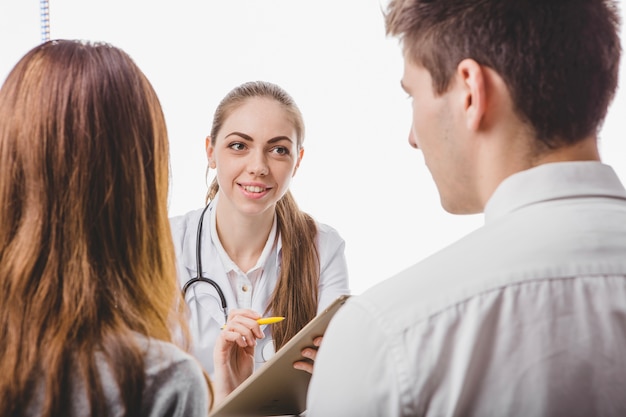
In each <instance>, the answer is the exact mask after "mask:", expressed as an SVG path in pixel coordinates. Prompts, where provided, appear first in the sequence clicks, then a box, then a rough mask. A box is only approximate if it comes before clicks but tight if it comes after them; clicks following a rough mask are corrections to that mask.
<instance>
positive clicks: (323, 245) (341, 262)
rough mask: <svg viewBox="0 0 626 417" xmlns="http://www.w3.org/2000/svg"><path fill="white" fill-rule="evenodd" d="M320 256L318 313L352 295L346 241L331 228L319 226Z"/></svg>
mask: <svg viewBox="0 0 626 417" xmlns="http://www.w3.org/2000/svg"><path fill="white" fill-rule="evenodd" d="M318 235H319V242H318V251H319V255H320V286H319V303H318V309H317V312H318V313H319V312H320V311H322V310H324V309H325V308H326V307H328V305H329V304H330V303H332V302H333V301H334V300H335V299H336V298H337V297H339V296H340V295H344V294H350V287H349V281H348V264H347V262H346V255H345V247H346V244H345V241H344V240H343V239H342V238H341V236H340V235H339V233H338V232H337V231H336V230H335V229H333V228H332V227H330V226H327V225H324V224H318Z"/></svg>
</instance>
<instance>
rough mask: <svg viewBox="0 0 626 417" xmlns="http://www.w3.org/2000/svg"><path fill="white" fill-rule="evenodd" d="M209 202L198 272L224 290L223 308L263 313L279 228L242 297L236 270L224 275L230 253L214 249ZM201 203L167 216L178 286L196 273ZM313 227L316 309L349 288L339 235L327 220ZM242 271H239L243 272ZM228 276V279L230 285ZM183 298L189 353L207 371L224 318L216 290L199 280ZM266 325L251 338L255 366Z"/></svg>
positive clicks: (267, 343) (267, 347)
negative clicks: (317, 260)
mask: <svg viewBox="0 0 626 417" xmlns="http://www.w3.org/2000/svg"><path fill="white" fill-rule="evenodd" d="M214 207H215V204H214V202H213V203H211V205H210V207H209V209H208V210H207V213H206V214H205V221H204V224H203V225H204V227H203V228H202V229H203V230H202V234H201V261H202V276H203V277H205V278H211V279H212V280H214V281H215V282H216V283H217V285H218V286H219V287H220V289H221V290H222V292H223V293H224V297H225V299H226V303H227V305H228V308H250V309H252V310H254V311H257V312H258V313H259V314H263V313H264V312H265V310H266V309H267V307H268V304H269V300H270V297H271V294H272V292H273V290H274V288H275V287H276V284H277V282H278V277H279V274H280V256H281V249H282V240H281V237H280V233H279V232H278V230H276V231H275V232H274V233H275V234H274V237H272V234H270V236H269V238H268V241H267V243H266V245H265V249H264V250H263V254H262V255H261V258H263V257H264V256H265V255H267V257H266V259H265V260H264V261H262V259H260V260H259V263H258V264H257V266H256V267H255V268H253V269H252V270H251V271H249V272H252V271H253V270H254V271H256V272H257V273H260V275H258V277H257V278H256V280H255V281H254V282H253V280H250V282H251V284H252V285H253V287H254V291H251V292H250V299H249V300H248V299H247V298H246V297H245V296H244V297H243V298H242V297H241V293H246V292H245V291H243V288H241V289H238V288H239V285H240V284H241V283H242V282H243V281H239V272H240V271H237V272H236V273H235V275H236V276H237V278H236V279H235V280H234V281H231V279H229V272H230V273H231V276H232V271H234V268H232V265H230V264H228V261H229V260H230V259H228V260H227V261H226V262H223V260H224V257H223V256H221V255H220V250H219V249H218V243H219V242H218V239H216V237H217V233H212V232H211V230H212V228H213V226H211V225H210V224H209V222H210V221H211V220H209V219H210V218H211V216H212V214H211V212H212V211H214ZM203 209H204V208H201V209H198V210H195V211H192V212H189V213H187V214H185V215H182V216H177V217H172V218H171V219H170V224H171V228H172V236H173V240H174V248H175V250H176V258H177V268H178V278H179V282H180V287H181V289H182V288H183V286H184V285H185V283H186V282H187V281H188V280H190V279H191V278H194V277H196V276H197V269H198V268H197V259H196V246H197V245H196V238H197V230H198V222H199V220H200V214H201V213H202V211H203ZM317 229H318V235H317V248H318V251H319V257H320V284H319V293H318V299H319V302H318V310H317V311H318V313H319V312H320V311H321V310H323V309H324V308H326V306H328V305H329V304H330V303H331V302H332V301H333V300H334V299H335V298H337V297H338V296H340V295H343V294H349V293H350V290H349V286H348V270H347V264H346V259H345V253H344V250H345V242H344V240H343V239H342V238H341V236H340V235H339V234H338V233H337V231H336V230H335V229H334V228H332V227H330V226H328V225H325V224H322V223H317ZM273 241H275V244H273ZM219 247H221V244H219ZM266 250H267V252H266ZM222 251H223V248H222ZM224 253H225V252H223V253H222V255H223V254H224ZM231 262H232V261H231ZM225 264H228V266H225ZM261 265H262V267H261ZM257 267H258V268H257ZM237 269H238V268H237ZM242 274H243V275H245V274H244V273H243V272H242ZM246 279H249V278H246ZM231 282H234V286H233V284H232V283H231ZM185 300H186V302H187V305H188V306H189V328H190V332H191V339H192V353H193V355H194V356H195V357H196V358H197V359H198V360H199V361H200V363H201V364H202V366H203V367H204V369H205V370H206V371H207V372H208V373H209V375H212V374H213V348H214V347H215V340H216V339H217V336H218V335H219V332H220V331H221V326H222V325H223V324H224V323H225V318H224V311H223V310H222V308H221V302H220V298H219V296H218V293H217V291H216V290H215V289H214V288H213V287H212V286H211V285H210V284H207V283H203V282H200V283H196V284H193V285H191V286H190V287H189V289H188V290H187V293H186V294H185ZM240 302H243V303H242V304H244V305H245V306H248V302H249V307H244V306H243V305H242V304H240ZM271 328H272V326H271V325H266V326H262V327H261V329H262V330H263V332H264V333H265V335H266V336H265V338H263V339H260V340H257V347H256V349H255V362H256V368H258V367H259V366H261V365H262V364H263V363H265V362H266V361H267V360H268V359H269V358H270V357H271V356H272V355H273V352H274V344H273V340H272V333H271Z"/></svg>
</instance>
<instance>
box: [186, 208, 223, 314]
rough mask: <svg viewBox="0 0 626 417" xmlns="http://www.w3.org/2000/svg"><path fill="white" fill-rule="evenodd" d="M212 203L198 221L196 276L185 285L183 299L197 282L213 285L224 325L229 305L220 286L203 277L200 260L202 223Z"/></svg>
mask: <svg viewBox="0 0 626 417" xmlns="http://www.w3.org/2000/svg"><path fill="white" fill-rule="evenodd" d="M210 205H211V203H209V204H207V205H206V207H205V208H204V210H202V214H200V220H199V221H198V232H197V236H196V276H195V277H194V278H191V279H190V280H189V281H187V282H186V283H185V285H183V298H184V297H185V295H186V294H187V290H188V289H189V287H190V286H191V285H192V284H195V283H196V282H206V283H207V284H211V285H212V286H213V288H215V291H217V295H219V297H220V301H221V304H222V311H223V312H224V323H226V322H227V321H228V304H227V303H226V297H225V296H224V292H223V291H222V289H221V288H220V286H219V284H218V283H217V282H215V281H213V280H212V279H211V278H205V277H203V276H202V260H201V259H200V254H201V252H202V250H201V242H202V222H203V220H204V214H205V213H206V211H207V209H208V208H209V206H210Z"/></svg>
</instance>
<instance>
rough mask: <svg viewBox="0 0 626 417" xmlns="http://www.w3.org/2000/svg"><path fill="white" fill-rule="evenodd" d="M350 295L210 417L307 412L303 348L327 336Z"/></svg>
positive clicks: (334, 304) (308, 376)
mask: <svg viewBox="0 0 626 417" xmlns="http://www.w3.org/2000/svg"><path fill="white" fill-rule="evenodd" d="M349 297H350V296H349V295H342V296H339V297H338V298H337V299H335V301H333V302H332V303H331V304H330V305H329V306H328V307H327V308H326V309H324V310H323V311H322V312H321V313H319V314H318V315H317V316H315V318H314V319H313V320H311V321H310V322H309V323H308V324H307V325H306V326H304V327H303V328H302V329H301V330H300V331H299V332H298V333H297V334H296V335H295V336H294V337H292V338H291V339H290V340H289V341H288V342H287V343H285V345H283V347H282V348H281V349H280V350H279V351H278V352H276V354H275V355H274V356H273V357H272V358H271V359H270V360H269V361H267V362H266V363H265V364H264V365H263V366H262V367H261V368H259V369H258V370H257V371H256V372H254V373H253V374H252V375H250V377H248V379H246V380H245V381H244V382H243V383H242V384H241V385H239V386H238V387H237V388H236V389H235V390H234V391H233V392H231V393H230V394H229V395H228V396H227V397H226V398H225V399H224V401H222V402H221V403H220V404H218V405H217V406H216V407H215V409H213V410H212V411H211V412H210V413H209V417H227V416H230V417H235V416H236V417H242V416H279V415H296V416H297V415H299V414H301V413H302V412H304V411H305V410H306V396H307V390H308V387H309V381H310V380H311V374H309V373H308V372H305V371H301V370H298V369H294V367H293V363H294V362H297V361H299V360H302V359H303V357H302V354H301V352H302V349H304V348H305V347H308V346H313V339H315V338H316V337H318V336H322V335H324V332H325V331H326V328H327V327H328V323H330V320H331V318H332V317H333V316H334V315H335V313H336V312H337V310H339V308H340V307H341V306H343V304H344V303H345V302H346V300H347V299H348V298H349Z"/></svg>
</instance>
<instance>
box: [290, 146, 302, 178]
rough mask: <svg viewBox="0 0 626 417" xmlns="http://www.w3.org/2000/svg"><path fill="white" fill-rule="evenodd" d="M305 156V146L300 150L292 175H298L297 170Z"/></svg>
mask: <svg viewBox="0 0 626 417" xmlns="http://www.w3.org/2000/svg"><path fill="white" fill-rule="evenodd" d="M303 156H304V148H300V150H299V151H298V160H297V161H296V166H295V167H294V169H293V173H292V174H291V176H292V177H293V176H294V175H296V171H298V168H299V167H300V161H302V157H303Z"/></svg>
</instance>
